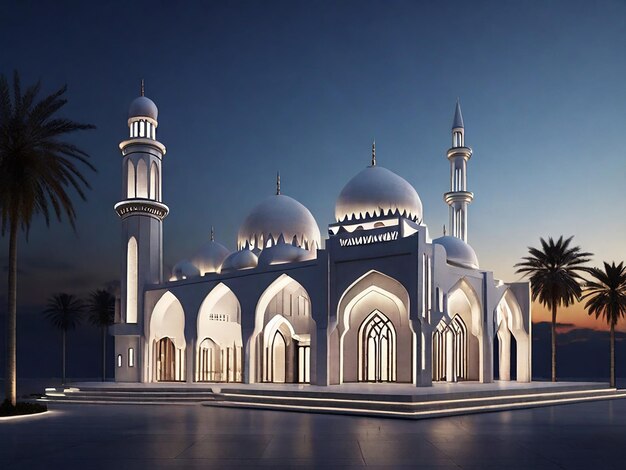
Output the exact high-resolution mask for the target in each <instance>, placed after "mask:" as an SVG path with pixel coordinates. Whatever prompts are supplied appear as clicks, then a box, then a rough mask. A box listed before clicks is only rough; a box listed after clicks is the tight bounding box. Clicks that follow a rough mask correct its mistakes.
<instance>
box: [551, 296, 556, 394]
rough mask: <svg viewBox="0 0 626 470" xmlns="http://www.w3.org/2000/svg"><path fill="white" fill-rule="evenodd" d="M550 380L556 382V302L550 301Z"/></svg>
mask: <svg viewBox="0 0 626 470" xmlns="http://www.w3.org/2000/svg"><path fill="white" fill-rule="evenodd" d="M552 382H556V302H554V301H553V302H552Z"/></svg>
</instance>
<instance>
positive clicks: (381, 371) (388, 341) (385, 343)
mask: <svg viewBox="0 0 626 470" xmlns="http://www.w3.org/2000/svg"><path fill="white" fill-rule="evenodd" d="M396 346H397V345H396V332H395V329H394V327H393V323H391V320H389V318H387V317H386V316H385V315H384V314H383V313H381V312H379V311H378V310H374V311H373V312H372V313H371V314H370V315H369V316H368V317H367V318H366V319H365V320H363V323H362V324H361V327H360V328H359V382H395V381H396Z"/></svg>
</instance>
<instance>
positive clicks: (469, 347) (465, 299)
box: [433, 279, 483, 382]
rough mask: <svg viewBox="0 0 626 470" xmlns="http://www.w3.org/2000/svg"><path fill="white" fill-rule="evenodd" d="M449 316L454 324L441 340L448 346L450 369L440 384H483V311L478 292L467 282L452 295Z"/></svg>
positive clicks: (458, 286)
mask: <svg viewBox="0 0 626 470" xmlns="http://www.w3.org/2000/svg"><path fill="white" fill-rule="evenodd" d="M447 313H448V317H449V318H451V320H450V323H449V324H447V325H446V330H445V331H444V332H442V338H441V340H442V341H443V342H444V343H445V344H446V346H445V347H446V351H445V358H446V359H445V360H446V361H447V365H446V366H445V379H444V378H441V377H440V378H439V379H438V380H446V381H448V382H456V381H459V380H476V381H478V380H482V373H483V371H482V366H481V364H482V356H483V351H482V341H483V328H482V307H481V304H480V301H479V297H478V295H477V294H476V291H475V290H474V289H473V288H472V286H471V285H470V284H469V283H468V282H467V281H466V280H465V279H461V280H460V281H459V282H458V283H457V284H455V286H454V287H453V288H452V289H451V290H450V291H449V293H448V302H447ZM444 336H445V337H444ZM433 339H434V337H433ZM433 350H434V344H433ZM450 364H452V365H450ZM439 367H440V368H441V364H439ZM434 369H435V368H434V367H433V371H434ZM434 377H435V375H434V372H433V378H434Z"/></svg>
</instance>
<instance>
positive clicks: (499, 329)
mask: <svg viewBox="0 0 626 470" xmlns="http://www.w3.org/2000/svg"><path fill="white" fill-rule="evenodd" d="M157 118H158V110H157V107H156V105H155V104H154V102H152V101H151V100H150V99H148V98H147V97H145V96H144V93H143V86H142V93H141V96H140V97H138V98H137V99H135V100H134V101H133V102H132V104H131V106H130V110H129V118H128V125H129V130H130V132H129V139H127V140H124V141H123V142H122V143H121V144H120V149H121V151H122V156H123V159H122V168H123V182H122V194H123V198H122V201H121V202H119V203H118V204H116V206H115V210H116V212H117V214H118V215H119V216H120V218H121V220H122V236H123V246H124V250H123V266H122V273H121V274H122V276H121V292H120V296H119V302H118V308H117V309H116V324H115V325H114V326H113V327H112V328H111V332H112V334H113V335H114V336H115V353H116V375H115V377H116V381H119V382H187V383H194V382H201V383H202V382H244V383H260V382H273V383H311V384H316V385H335V384H343V383H351V382H352V383H353V382H397V383H407V384H413V385H416V386H430V385H432V384H433V382H443V381H445V382H457V381H478V382H483V383H487V382H492V381H493V380H494V377H497V378H499V379H500V380H511V377H512V375H514V376H515V378H516V380H518V381H522V382H527V381H530V379H531V337H530V331H531V330H530V328H531V312H530V289H529V284H528V283H526V282H518V283H504V282H502V281H500V280H496V279H494V277H493V273H492V272H490V271H488V270H485V269H483V268H481V267H480V266H479V262H478V258H477V256H476V254H475V252H474V250H473V249H472V248H471V246H470V245H469V244H468V243H467V240H468V206H469V204H470V203H471V202H472V199H473V194H472V193H471V192H470V191H468V186H467V168H468V163H469V161H470V158H471V156H472V150H471V149H470V148H469V147H466V146H465V130H464V125H463V118H462V115H461V108H460V106H459V104H458V103H457V106H456V111H455V116H454V120H453V125H452V146H451V148H450V149H449V150H448V152H447V159H448V161H449V163H450V191H449V192H447V193H445V195H444V201H445V202H446V203H447V204H448V206H449V210H450V224H449V227H450V235H445V233H444V236H442V237H439V238H435V239H431V238H430V236H429V233H428V228H427V226H426V225H425V224H424V222H423V211H422V203H421V201H420V198H419V195H418V194H417V192H416V191H415V189H414V188H413V187H412V186H411V185H410V184H409V183H408V182H407V181H406V180H404V179H403V178H402V177H400V176H399V175H397V174H395V173H393V172H391V171H390V170H388V169H386V168H383V167H381V166H379V165H377V162H376V149H375V145H373V146H372V157H371V163H370V165H369V166H368V167H366V168H365V169H363V170H362V171H361V172H359V173H358V174H357V175H356V176H355V177H354V178H352V179H351V180H350V181H349V182H348V183H347V184H346V186H345V187H344V188H343V190H342V191H341V193H340V195H339V197H338V199H337V202H336V206H335V216H336V220H335V221H334V222H333V223H331V224H330V225H329V226H328V238H327V239H326V240H325V244H324V245H322V242H321V236H320V231H319V228H318V225H317V222H316V221H315V219H314V218H313V216H312V214H311V213H310V212H309V211H308V209H307V208H306V207H304V206H303V205H302V204H300V203H299V202H298V201H296V200H294V199H292V198H290V197H289V196H287V195H284V194H282V193H281V189H280V178H279V177H278V178H277V185H276V194H274V195H272V196H270V197H268V198H267V199H265V200H263V201H262V202H261V203H260V204H259V205H258V206H256V207H255V208H254V209H253V210H252V211H251V212H250V214H249V215H248V216H247V218H246V219H245V220H244V222H243V224H242V225H241V228H240V229H239V232H238V237H237V250H236V251H234V252H232V253H231V252H230V251H229V250H228V249H226V248H225V247H224V246H223V245H221V244H219V243H218V242H216V241H215V239H214V236H213V233H212V234H211V238H210V240H208V241H207V243H206V244H205V245H204V246H202V247H200V248H199V249H198V250H197V251H196V252H195V253H190V257H189V258H188V259H186V260H182V261H180V262H179V263H177V264H176V265H175V267H174V270H173V272H172V273H171V275H167V276H165V277H164V273H163V237H162V224H163V220H164V218H165V217H166V216H167V214H168V208H167V206H166V205H165V204H163V202H162V162H163V158H164V156H165V151H166V149H165V147H164V145H163V144H161V143H160V142H159V141H158V140H157V137H156V131H157V127H158V121H157ZM322 246H324V247H323V248H322Z"/></svg>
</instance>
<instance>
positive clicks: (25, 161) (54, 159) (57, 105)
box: [0, 72, 95, 406]
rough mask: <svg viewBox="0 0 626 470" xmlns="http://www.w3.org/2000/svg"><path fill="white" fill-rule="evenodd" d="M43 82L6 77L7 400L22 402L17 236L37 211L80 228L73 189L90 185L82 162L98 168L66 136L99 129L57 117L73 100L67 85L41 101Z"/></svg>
mask: <svg viewBox="0 0 626 470" xmlns="http://www.w3.org/2000/svg"><path fill="white" fill-rule="evenodd" d="M40 89H41V83H40V82H37V83H36V84H34V85H32V86H30V87H28V88H27V89H26V90H25V91H24V92H22V87H21V84H20V77H19V74H18V73H17V72H15V74H14V75H13V86H12V87H10V86H9V82H8V81H7V79H6V77H5V76H4V75H2V76H0V226H1V232H2V235H3V236H4V235H5V234H6V233H8V235H9V273H8V281H9V282H8V284H9V287H8V308H7V344H6V348H7V352H6V373H5V374H4V378H5V387H6V399H7V400H8V401H9V402H10V403H11V404H12V405H13V406H15V403H16V396H17V393H16V392H17V390H16V367H17V363H16V325H17V238H18V231H19V230H20V229H22V230H23V231H24V232H25V233H26V235H27V236H28V232H29V229H30V225H31V222H32V220H33V218H34V217H35V216H43V218H44V220H45V222H46V224H47V225H49V223H50V218H51V216H52V217H56V218H57V219H58V220H59V221H61V219H62V217H63V215H65V218H66V219H67V220H68V221H69V223H70V224H71V226H72V228H74V221H75V219H76V213H75V211H74V206H73V204H72V200H71V198H70V193H69V192H68V190H74V191H76V192H77V193H78V196H79V197H80V198H81V199H85V189H87V188H89V184H88V182H87V180H86V179H85V177H84V176H83V175H82V174H81V171H80V169H79V166H80V165H85V167H86V168H88V169H91V170H94V171H95V168H94V167H93V165H92V164H91V163H89V161H88V158H89V155H88V154H87V153H85V152H84V151H83V150H81V149H79V148H78V147H76V146H75V145H73V144H70V143H68V142H67V141H65V140H64V138H65V137H66V135H67V134H70V133H72V132H75V131H80V130H85V129H93V128H94V126H92V125H90V124H80V123H77V122H74V121H71V120H69V119H64V118H59V117H56V116H57V114H58V112H59V110H60V109H61V108H63V106H64V105H65V104H66V103H67V100H66V99H65V98H64V95H65V92H66V89H67V88H66V87H65V86H64V87H62V88H60V89H59V90H57V91H55V92H54V93H52V94H51V95H48V96H46V97H44V98H43V99H41V100H39V101H37V100H36V98H37V95H38V93H39V91H40Z"/></svg>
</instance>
